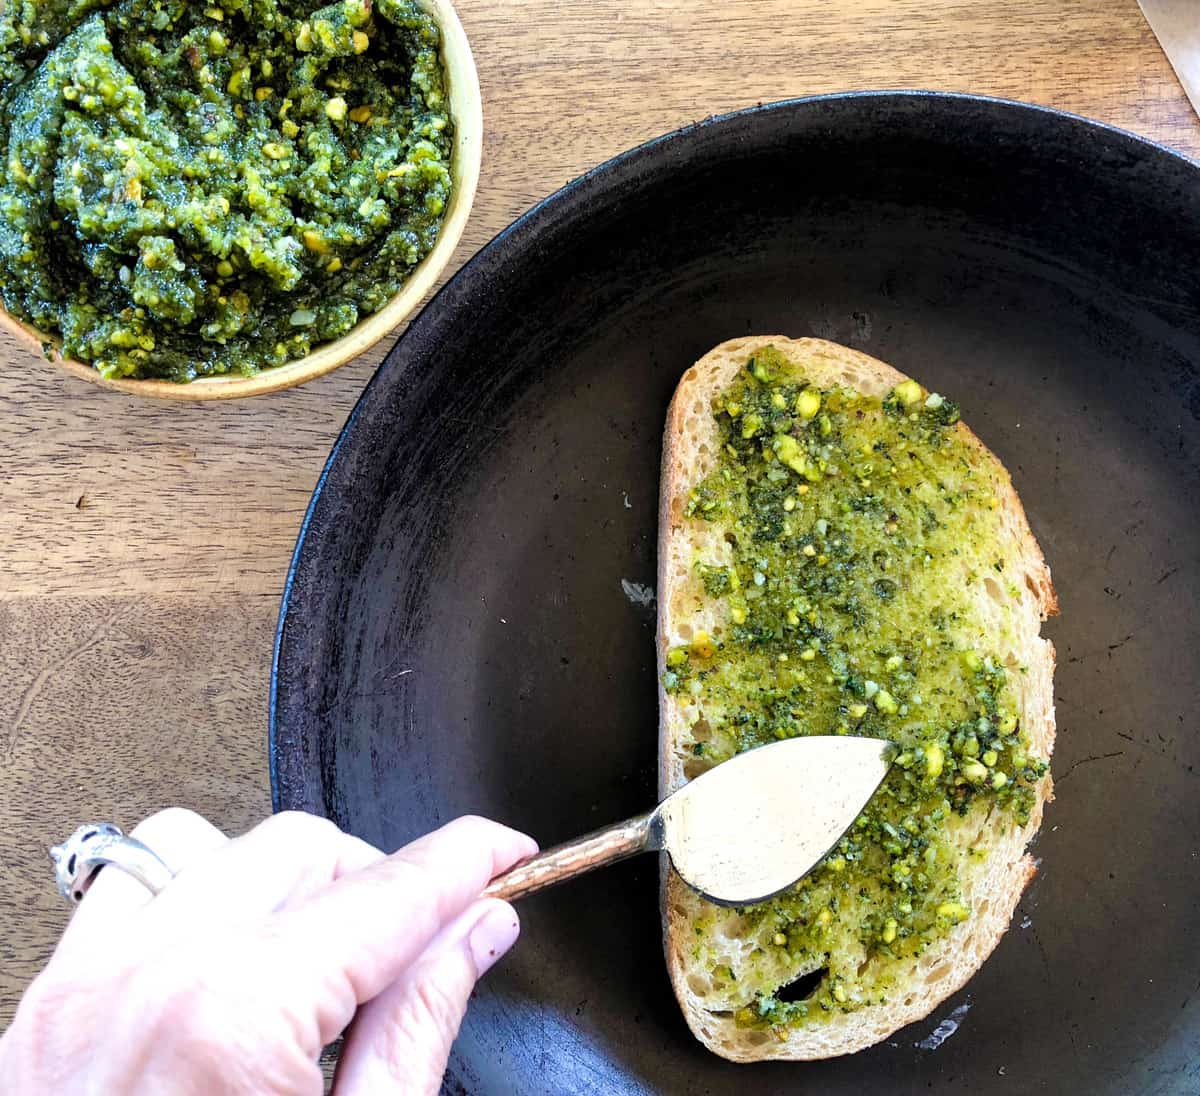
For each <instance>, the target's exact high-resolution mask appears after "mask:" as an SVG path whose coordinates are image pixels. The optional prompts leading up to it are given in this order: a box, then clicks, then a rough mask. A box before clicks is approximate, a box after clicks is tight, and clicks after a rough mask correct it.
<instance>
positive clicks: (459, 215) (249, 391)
mask: <svg viewBox="0 0 1200 1096" xmlns="http://www.w3.org/2000/svg"><path fill="white" fill-rule="evenodd" d="M421 2H422V3H423V5H424V6H425V8H426V9H427V10H428V11H429V13H430V14H431V15H432V16H433V17H434V19H435V21H436V22H437V24H438V28H439V29H440V30H441V32H442V40H441V53H442V65H443V68H444V70H445V74H446V83H447V88H448V96H447V97H448V99H449V101H450V109H451V114H452V117H453V120H454V145H453V149H452V152H451V174H452V179H453V187H452V191H451V195H450V203H449V208H448V209H447V211H446V217H445V219H444V220H443V222H442V227H441V230H440V231H439V233H438V238H437V241H436V242H435V243H434V245H433V248H432V250H431V251H430V252H429V254H428V255H426V256H425V258H423V259H422V260H421V261H420V262H419V263H418V264H417V265H416V267H415V268H414V269H413V272H412V273H411V274H410V275H409V277H408V279H407V280H406V281H405V282H404V284H403V285H402V286H401V287H400V289H399V291H398V292H397V293H396V294H395V296H393V297H392V298H391V299H390V300H389V301H388V302H387V304H385V305H384V306H383V307H382V308H381V309H380V310H379V311H378V312H375V313H373V314H372V315H370V316H366V317H364V318H363V319H361V320H360V321H359V322H358V323H357V324H355V325H354V327H352V328H351V329H350V330H349V331H347V332H346V333H345V334H344V335H341V336H339V337H338V338H337V339H334V340H333V341H332V342H328V343H323V344H321V345H320V346H318V347H317V348H316V349H315V350H313V351H312V352H311V353H309V354H306V355H305V356H304V357H302V358H296V359H294V360H292V361H289V362H285V363H284V364H283V365H279V366H273V367H271V368H270V369H265V370H263V371H262V372H261V373H257V374H255V375H254V376H252V377H243V376H232V375H226V376H216V377H199V378H197V379H196V380H193V381H188V382H186V383H180V382H178V381H168V380H162V379H160V378H157V377H148V378H145V379H136V378H127V377H126V378H107V377H103V376H101V375H100V373H99V371H97V370H96V369H95V367H93V366H91V365H88V364H87V363H85V362H81V361H76V360H75V359H73V358H64V357H63V356H62V355H61V354H60V353H59V352H58V349H57V347H58V346H59V345H61V339H60V338H59V337H58V336H51V335H48V334H46V333H45V332H42V331H39V330H38V329H37V328H36V327H34V326H33V325H32V324H28V323H26V322H25V321H24V320H21V319H18V318H17V317H16V316H14V315H12V314H11V313H10V312H8V310H7V309H5V308H3V307H2V306H0V328H3V329H4V330H6V331H8V332H9V333H10V334H12V335H13V336H14V337H15V339H16V341H17V342H18V343H21V344H23V345H25V346H27V347H29V348H30V349H32V350H33V351H34V353H36V354H37V356H38V357H40V358H43V359H45V360H48V361H50V362H52V363H53V364H54V365H55V366H57V367H59V368H61V369H62V370H64V371H65V372H67V373H70V374H71V375H72V376H75V377H79V378H81V379H82V380H85V381H90V382H91V383H92V384H97V385H100V386H101V387H102V388H110V389H115V390H116V391H119V392H128V393H132V394H134V395H137V396H146V397H149V398H152V399H159V400H174V401H210V400H230V399H239V398H242V397H245V396H262V395H266V394H267V393H269V392H279V391H281V390H283V389H285V388H293V387H295V386H296V385H298V384H304V383H305V382H306V381H310V380H313V379H315V378H316V377H322V376H324V375H325V374H326V373H331V372H333V370H335V369H337V368H339V367H340V366H343V365H346V364H347V363H348V362H350V361H352V360H353V359H354V358H356V357H358V355H359V354H361V353H363V352H364V351H366V350H368V349H370V348H371V347H372V346H374V345H375V344H376V343H377V342H379V341H380V340H381V339H382V338H383V337H384V336H385V335H387V334H389V333H390V332H391V331H393V330H395V329H396V328H397V327H398V326H399V325H400V324H401V323H402V322H403V321H404V320H405V319H407V317H408V316H410V315H411V314H412V313H413V311H414V310H415V309H416V307H417V306H418V305H419V304H420V303H421V302H422V300H424V298H425V296H426V294H427V293H428V292H429V291H430V290H431V289H432V288H433V286H434V284H435V283H436V282H437V280H438V278H439V277H440V276H441V274H442V271H443V270H445V268H446V266H447V264H448V263H449V261H450V258H451V256H452V255H453V253H454V250H455V248H456V247H457V246H458V242H459V240H460V239H461V238H462V235H463V231H464V230H465V228H466V224H467V220H468V218H469V217H470V213H471V206H472V205H473V203H474V201H475V192H476V190H477V189H478V186H479V172H480V162H481V159H482V154H483V100H482V95H481V93H480V90H479V73H478V70H477V69H476V67H475V58H474V55H473V54H472V52H471V45H470V43H469V42H468V40H467V34H466V31H465V30H464V29H463V25H462V21H461V20H460V19H459V17H458V13H457V12H456V11H455V10H454V5H453V4H452V3H451V0H421ZM48 348H49V349H48Z"/></svg>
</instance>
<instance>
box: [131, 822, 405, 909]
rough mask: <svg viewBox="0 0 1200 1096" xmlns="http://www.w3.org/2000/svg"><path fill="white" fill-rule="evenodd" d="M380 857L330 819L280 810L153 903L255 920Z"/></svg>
mask: <svg viewBox="0 0 1200 1096" xmlns="http://www.w3.org/2000/svg"><path fill="white" fill-rule="evenodd" d="M382 859H383V853H381V852H380V851H379V850H378V849H376V848H374V847H373V846H371V845H368V844H367V842H365V841H362V840H360V839H359V838H357V837H352V836H351V835H350V834H347V833H343V832H342V831H341V830H339V829H338V828H337V826H335V825H334V824H333V823H332V822H330V821H328V820H327V819H324V818H318V817H316V816H315V815H311V814H303V813H301V812H299V811H284V812H283V813H281V814H277V815H274V816H272V817H271V818H268V819H267V820H266V821H265V822H261V823H259V825H257V826H255V827H254V829H252V830H250V832H249V833H246V834H243V835H242V836H241V837H237V838H235V839H234V840H232V841H230V842H228V843H227V844H226V845H225V846H224V847H223V848H222V849H220V850H219V851H218V852H216V853H215V854H214V855H213V856H211V857H208V858H207V859H206V860H204V862H203V863H198V864H196V865H195V867H194V868H191V869H189V870H188V871H187V872H185V873H182V874H181V875H180V876H179V878H178V879H176V880H174V881H173V882H172V883H171V885H170V887H168V888H167V889H166V890H164V891H163V893H162V894H161V895H160V896H159V898H158V900H157V901H156V902H155V903H154V914H155V916H156V917H158V916H159V915H160V914H161V916H162V918H163V919H164V920H169V921H172V922H178V921H180V920H181V919H187V920H192V921H194V920H196V919H200V920H201V921H206V920H210V919H212V918H214V917H218V916H224V917H225V918H228V917H229V916H230V914H231V912H233V913H236V914H237V915H239V917H246V918H258V917H260V916H261V915H263V914H266V913H272V912H274V911H276V910H279V909H282V908H284V907H285V906H287V905H288V904H289V903H292V902H302V901H303V900H305V899H306V898H308V897H309V896H311V895H312V894H315V893H316V892H318V891H319V890H320V889H321V888H322V887H325V886H327V885H329V884H330V883H333V882H336V881H337V880H338V879H341V878H342V877H343V876H346V875H350V874H351V873H353V872H357V871H361V870H362V869H363V868H366V867H369V866H370V865H371V864H374V863H376V862H377V861H379V860H382Z"/></svg>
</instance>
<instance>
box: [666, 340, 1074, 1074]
mask: <svg viewBox="0 0 1200 1096" xmlns="http://www.w3.org/2000/svg"><path fill="white" fill-rule="evenodd" d="M658 591H659V637H658V640H659V663H660V665H659V670H660V682H661V686H660V701H661V704H660V709H661V730H660V761H661V768H660V782H661V786H662V787H661V790H662V791H663V793H664V794H665V793H667V792H669V791H671V790H673V789H675V788H677V787H679V786H680V785H682V784H683V783H685V782H686V781H687V780H689V779H692V778H694V777H695V776H697V775H698V774H699V773H701V772H703V771H704V770H705V769H707V768H708V767H710V766H712V765H715V764H719V763H720V762H721V761H724V760H726V759H727V758H729V757H731V756H733V755H734V754H736V753H738V752H740V751H742V750H746V749H752V748H753V747H755V746H759V745H763V744H765V743H767V742H771V741H775V740H778V739H785V738H790V737H794V736H798V735H807V734H860V735H871V736H876V737H880V738H886V739H889V740H890V741H892V742H894V743H896V745H897V748H898V756H897V759H896V762H895V764H894V765H893V767H892V770H891V772H890V773H889V775H888V777H887V779H886V780H885V782H884V784H883V786H882V787H881V789H880V791H879V792H878V793H877V794H876V795H875V797H874V798H873V799H872V801H871V803H870V804H869V806H868V808H867V809H866V811H864V813H863V815H862V816H861V817H860V818H859V820H858V821H857V822H856V824H855V825H854V827H853V828H852V829H851V830H850V831H849V832H848V833H847V834H846V836H845V837H844V838H843V839H842V841H841V842H840V843H839V844H838V845H837V846H836V847H835V848H834V849H833V850H832V851H831V852H830V854H829V855H828V856H827V857H826V858H825V859H824V861H823V862H822V863H821V865H820V866H819V867H818V868H817V869H816V870H815V871H814V872H812V873H811V874H810V875H809V876H808V877H807V878H806V879H805V880H803V881H802V882H801V883H800V884H798V885H797V886H796V887H795V888H793V889H791V890H789V891H788V892H786V893H785V894H783V895H780V896H777V897H776V898H774V899H772V900H770V901H768V902H765V903H761V904H759V905H755V906H751V907H747V908H742V909H728V908H722V907H718V906H715V905H712V904H710V903H707V902H705V901H704V900H702V899H701V898H700V897H699V896H697V895H696V894H695V893H694V892H692V891H691V890H689V889H688V888H687V887H686V886H685V885H684V884H683V883H682V882H681V881H680V880H679V879H678V877H677V876H675V875H674V874H673V873H672V872H670V871H669V870H665V871H664V881H663V903H664V909H663V914H664V929H665V946H666V955H667V963H668V967H669V969H670V973H671V978H672V981H673V983H674V987H675V991H676V995H677V996H678V998H679V1001H680V1004H681V1006H682V1008H683V1011H684V1013H685V1015H686V1017H687V1020H688V1023H689V1025H690V1026H691V1028H692V1030H693V1032H694V1033H695V1034H696V1035H697V1037H698V1038H699V1039H700V1040H701V1041H702V1042H703V1043H704V1044H705V1045H706V1046H708V1047H710V1048H711V1049H712V1050H714V1051H715V1052H717V1053H718V1054H721V1055H723V1056H724V1057H727V1058H731V1059H734V1060H738V1061H749V1060H756V1059H763V1058H785V1059H808V1058H823V1057H828V1056H831V1055H836V1054H844V1053H849V1052H852V1051H855V1050H859V1049H861V1048H863V1047H866V1046H869V1045H871V1044H872V1043H875V1042H878V1041H880V1040H881V1039H883V1038H885V1037H886V1036H888V1035H889V1034H891V1033H892V1032H893V1031H895V1030H896V1029H897V1028H899V1027H901V1026H903V1025H904V1024H907V1023H911V1022H912V1021H914V1020H917V1019H920V1018H921V1017H923V1016H925V1015H927V1014H928V1013H929V1012H930V1011H931V1010H932V1009H933V1008H935V1007H936V1006H937V1005H938V1004H939V1003H940V1002H941V1001H943V1000H944V999H945V998H946V997H947V996H949V995H950V994H951V993H953V992H954V991H955V990H957V989H958V988H959V987H961V986H962V985H963V984H964V983H965V982H966V981H967V979H968V978H969V977H970V976H971V974H973V973H974V971H975V970H976V969H978V967H979V965H980V964H981V963H982V962H983V961H984V959H985V958H986V957H987V955H988V954H989V953H990V952H991V951H992V949H993V948H994V947H995V946H996V943H997V942H998V940H999V938H1000V936H1001V935H1002V934H1003V932H1004V930H1005V929H1006V928H1007V927H1008V924H1009V921H1010V920H1011V917H1012V914H1013V911H1014V909H1015V907H1016V903H1017V901H1018V899H1019V898H1020V895H1021V893H1022V891H1023V889H1024V887H1025V885H1026V884H1027V882H1028V881H1029V879H1030V878H1032V875H1033V872H1034V866H1033V863H1032V861H1031V860H1030V858H1029V856H1028V855H1027V853H1026V846H1027V844H1028V842H1029V840H1030V838H1031V837H1032V836H1033V834H1034V833H1035V832H1036V830H1037V828H1038V826H1039V825H1040V822H1041V817H1042V808H1043V804H1044V803H1045V802H1046V801H1047V800H1048V799H1049V798H1050V797H1051V780H1050V775H1049V759H1050V754H1051V752H1052V750H1053V745H1054V709H1053V693H1052V675H1053V668H1054V650H1053V647H1052V645H1051V644H1050V642H1049V641H1048V640H1046V639H1043V638H1042V637H1041V635H1040V628H1041V623H1042V621H1043V620H1044V619H1045V618H1046V617H1047V616H1048V615H1050V614H1051V613H1054V612H1055V611H1056V609H1057V606H1056V603H1055V597H1054V592H1053V587H1052V586H1051V582H1050V573H1049V569H1048V568H1047V566H1046V563H1045V561H1044V559H1043V558H1042V554H1041V552H1040V550H1039V548H1038V546H1037V543H1036V541H1035V540H1034V538H1033V535H1032V533H1031V532H1030V529H1029V525H1028V523H1027V521H1026V518H1025V514H1024V511H1023V510H1022V508H1021V504H1020V502H1019V500H1018V498H1017V495H1016V493H1015V491H1014V489H1013V486H1012V482H1011V480H1010V478H1009V475H1008V473H1007V472H1006V470H1005V469H1004V467H1003V466H1002V465H1001V463H1000V462H999V460H997V459H996V457H995V456H994V455H993V454H992V453H991V452H990V451H989V450H988V449H987V448H986V447H985V446H984V445H983V444H982V443H981V442H980V441H979V439H978V438H976V437H975V435H974V434H973V433H972V432H971V431H970V430H969V429H968V428H967V427H966V426H965V425H964V424H963V423H962V422H961V421H959V414H958V409H957V407H956V406H955V405H954V404H953V403H952V402H951V401H950V400H949V399H946V398H945V397H943V396H941V395H939V394H937V393H933V392H929V391H927V390H926V389H925V388H923V387H922V386H921V385H920V384H919V383H918V382H916V381H914V380H911V379H909V378H907V377H905V376H903V375H902V374H900V373H898V372H897V371H896V370H894V369H892V368H891V367H890V366H888V365H885V364H884V363H882V362H879V361H876V360H875V359H873V358H869V357H867V356H866V355H863V354H860V353H858V352H856V351H852V350H849V349H847V348H845V347H841V346H837V345H835V344H832V343H828V342H823V341H820V340H815V339H803V340H799V341H795V340H791V339H787V338H783V337H767V338H748V339H739V340H734V341H732V342H729V343H724V344H722V345H721V346H719V347H717V348H716V349H715V350H713V351H712V352H711V353H709V354H708V355H707V356H706V357H704V358H703V359H701V361H699V362H698V363H696V365H695V366H693V367H692V368H691V369H690V370H689V371H688V372H687V373H686V374H685V375H684V377H683V379H682V380H681V382H680V384H679V387H678V389H677V390H676V394H675V398H674V401H673V402H672V405H671V409H670V412H669V414H668V421H667V430H666V435H665V438H664V453H663V480H662V496H661V512H660V558H659V585H658ZM798 809H803V805H798Z"/></svg>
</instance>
